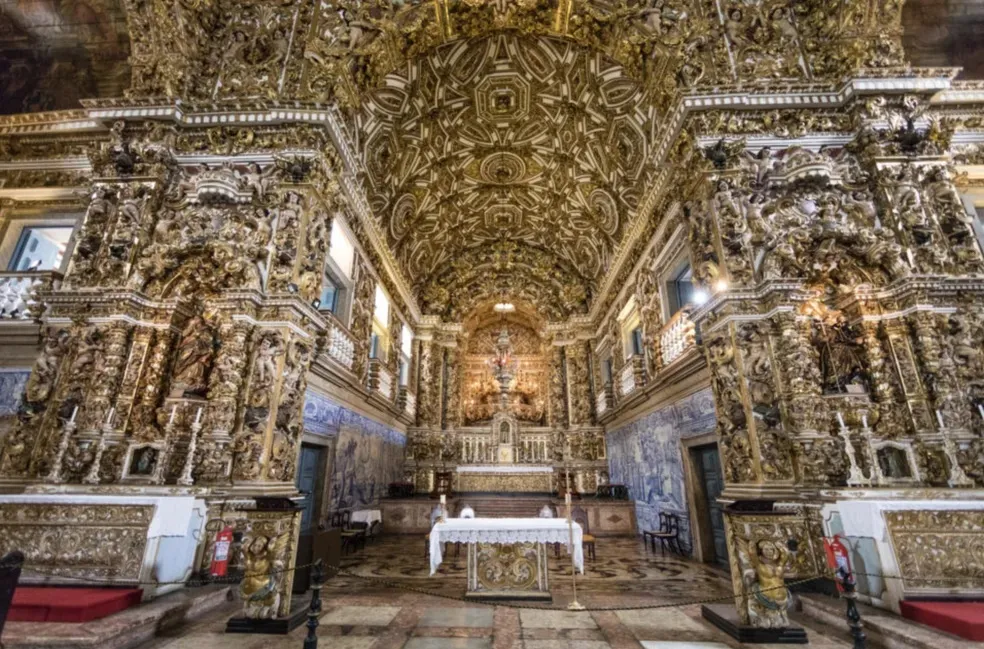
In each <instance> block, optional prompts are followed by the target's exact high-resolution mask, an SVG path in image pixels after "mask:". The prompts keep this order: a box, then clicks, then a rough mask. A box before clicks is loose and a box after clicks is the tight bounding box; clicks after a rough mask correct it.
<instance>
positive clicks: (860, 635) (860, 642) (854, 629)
mask: <svg viewBox="0 0 984 649" xmlns="http://www.w3.org/2000/svg"><path fill="white" fill-rule="evenodd" d="M837 576H838V577H840V580H841V588H843V589H844V599H845V600H847V625H848V626H849V627H851V637H852V638H854V649H865V644H864V641H865V635H864V631H862V629H861V627H862V624H861V613H859V612H858V603H857V598H858V594H857V593H856V592H855V587H856V586H857V582H856V581H855V579H854V575H852V574H851V573H850V572H848V571H847V570H845V569H844V568H843V567H841V568H838V569H837Z"/></svg>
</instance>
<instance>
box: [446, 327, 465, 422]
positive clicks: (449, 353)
mask: <svg viewBox="0 0 984 649" xmlns="http://www.w3.org/2000/svg"><path fill="white" fill-rule="evenodd" d="M461 356H462V354H461V352H460V350H459V341H458V339H457V337H450V338H447V339H446V340H445V343H444V377H443V385H444V414H443V417H442V421H441V428H443V429H446V430H455V429H457V428H458V427H459V426H460V425H461V381H462V372H461Z"/></svg>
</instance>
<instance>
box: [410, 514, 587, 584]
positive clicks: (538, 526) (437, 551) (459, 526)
mask: <svg viewBox="0 0 984 649" xmlns="http://www.w3.org/2000/svg"><path fill="white" fill-rule="evenodd" d="M582 536H583V531H582V530H581V526H580V525H578V524H577V523H574V566H575V567H576V568H577V569H578V572H580V573H581V574H582V575H583V574H584V547H583V546H582V545H581V539H582ZM569 540H570V530H569V529H568V527H567V519H565V518H452V519H450V520H447V521H445V522H443V523H437V524H436V525H434V527H432V528H431V533H430V569H431V571H430V574H432V575H433V574H434V573H435V572H437V567H438V566H440V565H441V562H442V561H443V560H444V557H442V556H441V550H442V548H443V547H444V544H445V543H563V544H564V546H567V552H568V554H570V551H571V548H570V547H569V545H568V541H569Z"/></svg>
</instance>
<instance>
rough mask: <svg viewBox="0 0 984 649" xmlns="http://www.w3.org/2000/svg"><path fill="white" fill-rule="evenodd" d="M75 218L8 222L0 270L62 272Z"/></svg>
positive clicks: (66, 258)
mask: <svg viewBox="0 0 984 649" xmlns="http://www.w3.org/2000/svg"><path fill="white" fill-rule="evenodd" d="M77 220H78V219H77V217H76V216H51V217H41V218H24V219H21V218H17V217H16V216H14V217H13V218H11V219H10V221H9V223H8V226H7V228H6V231H5V232H4V234H3V243H2V246H0V260H2V261H0V263H2V264H3V265H2V266H0V268H5V269H6V270H8V271H13V272H33V271H38V272H43V271H64V270H65V267H66V266H68V258H69V255H70V246H71V245H72V233H73V232H74V230H75V226H76V222H77Z"/></svg>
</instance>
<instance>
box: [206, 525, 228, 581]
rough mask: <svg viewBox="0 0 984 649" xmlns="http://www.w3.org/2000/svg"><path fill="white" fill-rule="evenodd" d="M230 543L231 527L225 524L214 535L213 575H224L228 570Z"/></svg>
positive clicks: (211, 570)
mask: <svg viewBox="0 0 984 649" xmlns="http://www.w3.org/2000/svg"><path fill="white" fill-rule="evenodd" d="M231 545H232V527H230V526H228V525H226V526H225V527H223V528H222V529H221V530H219V533H218V534H216V535H215V549H214V550H213V551H212V567H211V569H210V570H209V572H211V573H212V576H213V577H225V576H226V572H227V571H228V570H229V547H230V546H231Z"/></svg>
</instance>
